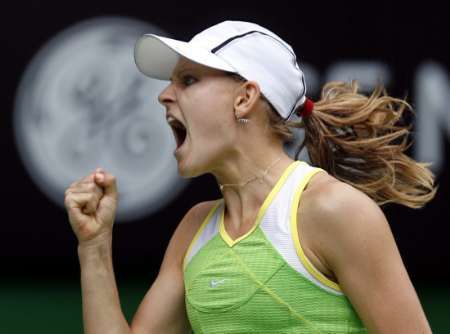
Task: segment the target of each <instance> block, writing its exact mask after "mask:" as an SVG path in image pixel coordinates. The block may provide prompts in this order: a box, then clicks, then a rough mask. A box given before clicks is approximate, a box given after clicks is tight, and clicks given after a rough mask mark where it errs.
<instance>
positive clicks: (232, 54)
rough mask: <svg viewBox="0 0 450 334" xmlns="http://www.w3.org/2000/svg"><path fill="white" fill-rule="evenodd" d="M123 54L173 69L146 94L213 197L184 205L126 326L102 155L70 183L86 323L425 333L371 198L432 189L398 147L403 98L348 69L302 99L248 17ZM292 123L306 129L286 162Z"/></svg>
mask: <svg viewBox="0 0 450 334" xmlns="http://www.w3.org/2000/svg"><path fill="white" fill-rule="evenodd" d="M135 60H136V64H137V66H138V68H139V70H140V71H142V72H143V73H144V74H146V75H147V76H149V77H152V78H157V79H164V80H170V84H169V85H168V86H167V88H165V89H164V90H163V91H162V92H161V94H160V95H159V101H160V103H161V104H163V105H164V107H165V109H166V117H167V122H168V125H170V126H171V128H172V129H173V133H174V136H175V139H176V142H177V148H176V150H175V152H174V155H175V158H176V160H177V163H178V170H179V174H180V175H181V176H182V177H184V178H191V177H196V176H199V175H203V174H205V173H211V174H212V175H213V176H214V177H215V179H216V180H217V183H218V186H219V187H220V189H221V192H222V195H223V196H222V197H221V198H219V199H217V200H212V201H207V202H202V203H199V204H197V205H195V206H194V207H192V208H191V209H190V210H189V211H188V212H187V213H186V215H185V216H184V218H183V219H182V221H181V222H180V223H179V225H178V227H177V229H176V231H175V232H174V235H173V236H172V238H171V241H170V243H169V245H168V248H167V251H166V254H165V256H164V259H163V263H162V266H161V268H160V271H159V274H158V276H157V278H156V280H155V282H153V284H152V286H151V288H150V289H149V291H148V292H147V294H146V295H145V297H144V298H143V300H142V302H141V304H140V306H139V308H138V310H137V312H136V314H135V316H134V318H133V320H132V323H131V324H128V323H127V321H126V319H125V317H124V315H123V313H122V311H121V307H120V300H119V294H118V290H117V287H116V282H115V276H114V271H113V265H112V252H111V244H112V231H113V223H114V216H115V211H116V207H117V201H118V196H117V189H116V181H115V178H114V176H113V175H112V174H111V173H109V172H108V171H106V170H104V169H101V168H99V169H97V170H95V171H93V172H92V173H91V174H89V175H87V176H86V177H84V178H83V179H81V180H78V181H76V182H74V183H73V184H72V185H71V186H70V187H69V188H68V190H67V191H66V195H65V204H66V208H67V211H68V215H69V220H70V224H71V226H72V228H73V230H74V232H75V234H76V236H77V238H78V241H79V244H78V254H79V260H80V265H81V285H82V298H83V317H84V328H85V333H87V334H97V333H98V334H105V333H117V334H130V333H133V334H151V333H156V334H167V333H188V332H190V331H192V332H194V333H196V334H200V333H205V334H213V333H224V334H225V333H227V334H230V333H259V334H263V333H271V334H274V333H367V332H369V333H408V334H412V333H430V332H431V329H430V326H429V324H428V322H427V319H426V317H425V314H424V311H423V309H422V307H421V304H420V301H419V299H418V297H417V294H416V292H415V289H414V287H413V285H412V283H411V281H410V278H409V277H408V273H407V271H406V269H405V266H404V264H403V263H402V259H401V256H400V254H399V251H398V248H397V246H396V243H395V240H394V238H393V235H392V232H391V230H390V228H389V224H388V222H387V220H386V217H385V215H384V214H383V212H382V210H381V209H380V206H381V205H383V204H386V203H390V202H391V203H398V204H401V205H406V206H408V207H411V208H420V207H423V206H424V205H425V204H426V203H427V202H429V201H430V200H431V199H432V198H433V197H434V195H435V193H436V187H435V186H434V176H433V174H432V173H431V171H430V170H429V169H428V168H427V167H428V164H426V163H419V162H416V161H414V160H412V159H411V158H409V157H408V156H407V155H405V153H404V151H405V150H406V149H407V148H408V145H409V144H408V142H407V139H408V134H409V131H408V130H409V128H408V127H407V126H404V125H401V123H402V119H403V118H402V117H403V115H404V113H405V112H407V111H411V107H410V105H409V104H408V103H407V102H406V101H405V100H402V99H397V98H393V97H390V96H388V95H387V94H386V92H385V90H384V88H383V87H382V86H378V87H377V88H376V89H375V90H374V91H373V92H372V93H371V94H368V95H367V96H366V95H364V94H361V93H360V92H359V87H358V83H357V81H351V82H329V83H327V84H326V85H324V87H323V88H322V91H321V96H320V99H319V100H318V101H316V102H315V103H314V102H313V101H312V100H311V99H310V98H308V97H307V95H306V86H305V76H304V74H303V72H302V70H301V67H300V66H299V62H298V61H297V58H296V55H295V53H294V51H293V49H292V47H291V46H290V45H289V44H287V43H286V42H285V41H283V40H282V39H281V38H280V37H279V36H277V35H276V34H274V33H273V32H271V31H269V30H267V29H265V28H263V27H261V26H259V25H257V24H254V23H249V22H240V21H225V22H222V23H220V24H217V25H214V26H212V27H210V28H208V29H206V30H204V31H202V32H201V33H199V34H197V35H196V36H195V37H194V38H193V39H192V40H191V41H189V42H183V41H177V40H174V39H169V38H166V37H162V36H156V35H152V34H148V35H144V36H142V37H141V38H140V39H139V40H138V42H137V44H136V47H135ZM293 128H302V129H304V131H305V140H304V142H303V143H302V144H301V145H299V149H298V150H297V152H296V155H295V159H292V158H291V157H290V156H289V155H288V154H286V152H285V150H284V144H285V143H287V142H290V141H293V140H294V136H293V132H292V129H293ZM305 146H306V148H307V150H308V154H309V157H310V162H309V163H308V162H306V161H300V160H298V156H299V153H300V151H301V150H302V149H303V148H304V147H305ZM393 223H401V222H393Z"/></svg>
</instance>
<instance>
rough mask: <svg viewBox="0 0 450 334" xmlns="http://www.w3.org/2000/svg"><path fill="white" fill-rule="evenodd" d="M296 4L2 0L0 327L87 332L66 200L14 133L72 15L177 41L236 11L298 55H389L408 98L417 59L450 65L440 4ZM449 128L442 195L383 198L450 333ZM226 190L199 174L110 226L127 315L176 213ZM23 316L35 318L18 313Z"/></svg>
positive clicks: (426, 297)
mask: <svg viewBox="0 0 450 334" xmlns="http://www.w3.org/2000/svg"><path fill="white" fill-rule="evenodd" d="M301 3H302V4H300V2H298V1H297V2H292V3H289V2H280V1H276V2H270V3H266V4H262V3H250V2H245V3H244V2H241V3H236V4H233V3H231V2H227V4H224V3H220V2H211V3H209V4H205V3H194V2H191V1H183V2H176V3H172V2H171V3H169V2H161V3H159V2H158V3H155V2H150V1H147V2H130V1H128V2H120V3H119V2H111V1H98V0H96V1H91V2H89V3H87V2H86V3H81V2H79V1H77V2H55V3H50V2H44V1H42V2H41V1H29V2H18V1H15V2H13V3H10V4H8V6H5V5H3V8H2V10H1V14H0V15H1V20H0V27H1V30H0V31H1V33H0V43H1V55H0V57H1V58H0V59H1V60H2V62H1V63H2V64H3V66H2V70H1V77H2V80H0V82H1V88H2V89H1V91H0V94H1V99H0V101H1V103H2V112H1V113H0V115H1V116H0V117H1V118H0V124H1V132H0V136H1V137H0V145H1V148H2V150H1V152H2V153H3V156H2V159H1V160H2V163H1V165H0V166H1V171H2V176H3V177H2V182H1V184H2V189H3V191H2V192H1V202H0V203H1V209H2V210H1V212H2V216H1V219H0V222H1V223H0V261H1V273H2V275H1V279H0V333H25V332H27V331H28V330H29V329H30V328H33V329H34V332H37V333H40V332H46V333H49V332H52V331H54V332H55V333H57V332H58V333H61V332H66V333H69V332H70V333H72V332H73V333H79V332H80V331H81V298H80V288H79V282H78V279H79V264H78V259H77V253H76V245H77V243H76V239H75V237H74V235H73V233H72V231H71V229H70V225H69V223H68V221H67V216H66V213H65V212H64V210H63V209H62V208H60V207H57V206H55V205H54V204H53V203H51V202H50V201H49V200H48V199H47V197H45V196H44V195H43V194H42V193H41V192H40V191H39V190H38V188H37V187H36V185H35V184H34V183H33V181H32V180H31V178H30V177H29V175H28V174H27V173H26V171H25V168H24V166H23V164H22V162H21V160H20V159H19V156H18V152H17V150H16V146H15V142H14V140H13V138H14V134H13V127H12V112H13V105H14V98H15V94H16V89H17V85H18V83H19V80H20V78H21V76H22V74H23V72H24V70H25V68H26V66H27V65H28V63H29V62H30V61H31V59H32V58H33V56H34V55H35V54H36V52H37V51H38V50H39V48H40V47H41V46H42V45H43V44H44V43H46V42H47V41H48V40H49V39H50V38H51V37H53V36H54V35H56V34H57V33H58V32H60V31H62V30H64V29H66V28H68V27H70V26H71V25H73V24H76V23H78V22H80V21H81V20H85V19H87V18H94V17H99V16H110V15H114V16H125V17H131V18H136V19H140V20H144V21H148V22H150V23H152V24H154V25H156V26H159V27H161V28H162V29H164V30H165V31H167V32H169V33H170V34H171V35H172V36H173V37H174V38H177V39H182V40H189V39H190V38H191V37H192V36H193V35H195V34H196V33H198V32H200V31H201V30H203V29H205V28H207V27H208V26H211V25H213V24H216V23H218V22H220V21H223V20H226V19H233V20H246V21H253V22H255V23H259V24H261V25H263V26H265V27H267V28H268V29H270V30H272V31H274V32H275V33H277V34H278V35H280V36H281V37H283V38H284V39H285V40H286V41H287V42H288V43H290V44H291V45H292V46H293V48H294V50H295V51H296V53H297V55H298V57H299V58H300V59H302V60H303V61H306V62H308V63H309V64H312V65H314V66H315V67H316V68H318V69H319V70H320V71H324V70H325V69H326V68H327V67H328V66H329V65H330V64H332V63H334V62H336V61H339V60H346V59H352V60H374V59H375V60H379V61H382V62H384V63H386V64H388V65H389V68H390V70H391V73H392V77H393V80H392V81H393V85H391V86H390V87H389V93H390V94H391V95H394V96H404V95H405V94H408V96H409V97H410V98H411V100H412V101H414V95H413V79H414V75H415V72H416V70H417V68H418V67H419V66H420V65H421V64H422V63H424V62H425V61H429V60H433V61H435V62H437V63H439V64H440V65H441V66H443V67H444V68H446V69H447V71H448V70H449V66H450V50H449V47H448V43H449V38H448V30H449V29H448V26H449V24H448V15H449V14H448V12H447V11H446V10H443V8H441V7H439V6H437V5H436V4H434V3H431V2H427V3H426V4H425V3H423V2H422V3H420V4H419V5H411V4H410V3H408V4H406V5H405V4H392V3H391V4H389V3H381V2H361V3H360V4H358V5H354V4H351V3H349V2H346V3H345V4H344V3H343V2H340V3H339V4H336V3H334V4H329V3H326V2H318V3H303V2H301ZM294 4H295V5H294ZM449 73H450V71H448V72H447V75H448V74H449ZM449 96H450V92H449ZM442 136H443V137H442V140H443V142H445V153H444V154H445V162H444V168H443V169H442V171H441V173H440V174H438V175H437V183H438V184H440V190H439V192H438V195H437V197H436V198H435V199H434V200H433V201H432V202H431V203H429V204H428V205H427V206H426V207H425V208H423V209H420V210H413V209H408V208H406V207H401V206H398V205H388V206H385V207H383V210H384V212H385V214H386V216H387V218H388V220H389V222H390V224H391V228H392V230H393V233H394V236H395V239H396V241H397V244H398V247H399V250H400V252H401V255H402V257H403V260H404V263H405V266H406V268H407V269H408V272H409V274H410V277H411V280H412V281H413V284H414V285H415V287H416V289H417V292H418V294H419V297H420V298H421V301H422V303H423V305H424V309H425V311H426V313H427V316H428V318H429V320H430V323H431V324H432V326H433V329H434V330H435V332H437V333H438V332H445V330H446V329H447V330H449V331H450V320H449V317H450V302H449V299H450V248H449V247H448V236H449V234H448V232H449V228H448V224H449V222H450V219H449V218H450V210H449V204H450V203H449V198H450V196H449V190H450V176H449V172H448V170H449V167H450V166H449V157H450V152H449V138H448V137H446V136H445V132H444V131H442ZM413 149H414V147H413ZM219 196H220V193H219V191H218V188H217V186H216V184H215V183H214V179H213V178H212V177H211V176H209V175H205V176H201V177H198V178H195V179H193V180H192V182H191V183H190V185H189V186H188V187H187V188H186V190H185V191H184V192H183V193H182V194H181V195H180V196H179V198H177V199H176V200H174V201H173V202H172V203H171V204H170V205H168V206H166V207H165V208H164V209H162V210H160V211H159V212H158V213H157V214H154V215H152V216H149V217H146V218H145V219H141V220H138V221H135V222H133V223H127V224H120V225H116V226H115V231H114V265H115V271H116V275H117V279H118V284H119V289H120V291H121V295H122V302H123V304H124V305H123V307H124V312H125V313H126V314H127V317H130V315H131V314H133V313H134V310H135V308H136V307H137V304H138V302H139V300H140V299H141V298H142V297H143V295H144V294H145V291H146V289H148V287H149V285H150V284H151V282H152V280H153V279H154V277H155V275H156V273H157V270H158V268H159V264H160V262H161V259H162V256H163V253H164V250H165V247H166V245H167V243H168V240H169V238H170V236H171V233H172V232H173V230H174V229H175V227H176V225H177V223H178V221H179V220H180V219H181V218H182V217H183V215H184V214H185V212H186V211H187V210H188V209H189V208H190V207H191V206H193V205H194V204H195V203H197V202H199V201H203V200H209V199H214V198H218V197H219ZM25 319H28V320H27V321H26V322H23V321H24V320H25ZM2 326H3V328H2ZM27 326H30V327H27Z"/></svg>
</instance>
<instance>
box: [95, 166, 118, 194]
mask: <svg viewBox="0 0 450 334" xmlns="http://www.w3.org/2000/svg"><path fill="white" fill-rule="evenodd" d="M95 182H96V183H97V184H99V185H101V186H102V187H103V190H104V194H105V196H107V197H111V198H113V199H114V200H117V185H116V177H115V176H114V175H112V174H111V173H109V172H107V171H105V170H104V169H102V168H97V170H96V173H95Z"/></svg>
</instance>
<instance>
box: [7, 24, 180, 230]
mask: <svg viewBox="0 0 450 334" xmlns="http://www.w3.org/2000/svg"><path fill="white" fill-rule="evenodd" d="M144 33H155V34H160V35H167V34H166V33H164V32H163V31H161V30H160V29H158V28H156V27H154V26H152V25H149V24H147V23H143V22H140V21H136V20H132V19H126V18H114V17H110V18H98V19H92V20H89V21H85V22H82V23H80V24H77V25H75V26H73V27H71V28H69V29H67V30H66V31H63V32H61V33H60V34H58V35H57V36H56V37H54V38H53V39H52V40H50V41H49V42H48V43H47V44H46V45H44V46H43V47H42V49H41V50H40V51H39V52H38V53H37V54H36V56H35V57H34V58H33V59H32V61H31V63H30V64H29V66H28V67H27V69H26V71H25V74H24V76H23V78H22V80H21V84H20V86H19V88H18V91H17V96H16V106H15V111H14V129H15V135H16V143H17V148H18V150H19V153H20V157H21V158H22V160H23V162H24V165H25V167H26V169H27V171H28V173H29V174H30V176H31V177H32V179H33V180H34V182H35V183H36V184H37V185H38V187H39V188H40V189H41V191H42V192H43V193H44V194H45V195H47V196H48V197H49V198H50V199H51V200H52V201H54V202H55V203H57V204H59V205H60V206H61V207H63V201H64V191H65V189H66V188H67V187H68V185H69V184H70V183H71V182H73V181H75V180H76V179H78V178H80V177H81V176H84V175H86V174H87V173H89V172H90V171H92V170H94V169H95V168H96V167H99V166H101V167H104V168H106V169H107V170H109V171H111V172H112V173H113V174H114V175H115V176H116V177H117V182H118V187H119V192H120V194H119V196H120V202H119V208H118V212H117V221H119V222H121V221H122V222H123V221H130V220H133V219H137V218H140V217H143V216H144V215H149V214H151V213H152V212H155V211H157V210H158V209H160V208H161V207H162V206H164V205H166V204H167V203H168V202H170V201H171V200H172V199H173V198H174V197H175V196H176V195H177V194H178V193H179V192H180V190H182V188H184V187H185V186H186V181H185V180H184V179H182V178H181V177H179V176H178V172H177V164H176V160H175V158H174V156H173V151H174V149H175V147H176V143H175V141H174V138H173V135H172V132H171V130H170V128H169V126H168V125H167V123H166V120H165V112H164V109H163V107H162V106H161V105H159V104H158V102H157V95H158V94H159V92H160V91H161V90H162V89H163V88H164V87H165V86H166V85H167V82H164V81H159V80H152V79H149V78H147V77H144V76H143V75H142V74H141V73H139V71H138V70H137V68H136V65H135V64H134V59H133V51H134V44H135V42H136V40H137V39H138V37H139V36H141V35H142V34H144Z"/></svg>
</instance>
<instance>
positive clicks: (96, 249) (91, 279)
mask: <svg viewBox="0 0 450 334" xmlns="http://www.w3.org/2000/svg"><path fill="white" fill-rule="evenodd" d="M78 256H79V260H80V268H81V290H82V299H83V322H84V333H85V334H131V330H130V326H129V325H128V323H127V321H126V319H125V317H124V315H123V312H122V309H121V307H120V299H119V294H118V291H117V285H116V280H115V277H114V270H113V264H112V247H111V239H110V238H109V239H108V238H106V239H105V240H104V241H103V242H102V243H97V244H91V245H89V244H88V245H79V246H78Z"/></svg>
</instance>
